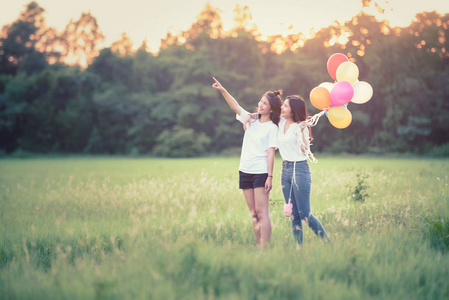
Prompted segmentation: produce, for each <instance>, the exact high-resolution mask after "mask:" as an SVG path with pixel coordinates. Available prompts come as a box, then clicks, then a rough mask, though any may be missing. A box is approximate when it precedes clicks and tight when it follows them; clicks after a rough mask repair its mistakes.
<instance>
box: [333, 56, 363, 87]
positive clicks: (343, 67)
mask: <svg viewBox="0 0 449 300" xmlns="http://www.w3.org/2000/svg"><path fill="white" fill-rule="evenodd" d="M358 78H359V68H358V67H357V65H356V64H355V63H353V62H350V61H345V62H344V63H341V64H340V65H339V66H338V68H337V81H347V82H349V83H350V84H353V83H354V82H356V81H357V79H358Z"/></svg>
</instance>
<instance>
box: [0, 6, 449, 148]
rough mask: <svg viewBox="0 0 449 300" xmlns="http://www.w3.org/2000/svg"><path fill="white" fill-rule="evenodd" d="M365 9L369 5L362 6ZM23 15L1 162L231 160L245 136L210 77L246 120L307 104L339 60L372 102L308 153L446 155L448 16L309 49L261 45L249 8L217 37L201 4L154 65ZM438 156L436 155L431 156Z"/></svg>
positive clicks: (35, 15)
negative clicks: (275, 99) (84, 157)
mask: <svg viewBox="0 0 449 300" xmlns="http://www.w3.org/2000/svg"><path fill="white" fill-rule="evenodd" d="M363 2H364V4H365V5H369V3H370V2H371V1H368V0H363ZM43 12H44V9H43V8H42V7H40V6H39V4H38V3H37V2H34V1H33V2H30V3H29V4H28V5H27V6H26V9H25V11H24V12H23V13H21V14H20V16H19V17H18V19H17V20H16V21H15V22H13V23H11V24H8V25H5V26H3V28H2V29H1V33H0V141H1V143H0V152H4V153H12V152H14V151H17V150H19V149H20V150H24V151H29V152H37V153H46V152H60V153H109V154H115V153H117V154H129V153H132V154H154V155H160V156H174V157H184V156H187V157H189V156H196V155H201V154H204V153H207V152H222V151H226V150H227V149H232V148H233V147H239V146H240V144H241V137H242V135H243V130H242V128H241V126H240V125H238V124H236V122H235V119H234V116H233V113H232V111H231V110H230V109H229V108H228V107H227V105H226V103H225V102H224V100H223V99H222V97H221V95H220V94H218V93H217V92H216V91H214V90H213V89H212V88H211V84H212V80H211V77H212V76H215V77H217V78H219V80H220V81H221V82H222V83H223V85H224V86H225V87H226V88H227V89H228V90H229V92H230V93H231V94H232V95H233V96H234V97H235V98H236V99H237V100H238V101H239V102H240V103H241V105H242V106H243V107H244V108H246V109H252V107H254V106H255V105H256V103H257V101H258V99H260V97H261V95H263V94H264V93H265V91H267V90H278V89H281V90H283V91H284V96H287V95H290V94H300V95H302V96H303V97H304V99H305V100H306V102H307V104H308V108H309V113H310V114H311V115H313V114H315V113H317V112H318V111H317V110H316V109H315V108H314V107H313V106H311V105H310V101H309V93H310V91H311V90H312V89H313V88H314V87H315V86H318V85H319V84H320V83H322V82H326V81H327V82H330V81H332V79H331V78H330V76H329V75H328V73H327V69H326V62H327V59H328V58H329V57H330V56H331V55H332V54H333V53H344V54H345V55H347V56H348V57H349V58H350V59H351V61H353V62H355V63H356V64H357V66H358V67H359V70H360V76H359V80H363V81H367V82H369V83H370V84H371V85H372V87H373V89H374V95H373V97H372V99H371V100H370V101H369V102H367V103H365V104H361V105H358V104H352V103H350V104H349V106H348V108H349V110H350V111H351V113H352V116H353V121H352V123H351V125H350V126H349V127H347V128H345V129H336V128H334V127H332V126H331V125H330V124H329V122H328V121H327V120H326V117H324V116H323V117H322V118H321V120H320V121H319V122H318V125H317V126H315V127H314V128H313V129H312V130H313V135H314V137H315V140H314V146H313V147H312V150H313V151H325V152H331V153H341V152H347V153H384V152H410V153H432V151H433V153H436V152H435V149H438V150H439V151H440V152H443V153H445V154H446V155H448V152H449V122H448V120H449V119H448V117H447V116H448V113H449V63H448V62H449V53H448V50H449V47H448V43H449V30H448V27H449V14H446V15H440V14H438V13H436V12H423V13H419V14H417V16H416V19H417V20H416V22H413V23H412V24H411V25H410V26H408V27H406V28H391V27H390V26H389V24H388V23H387V22H380V21H378V20H376V18H375V17H373V16H371V15H368V14H366V13H364V12H363V10H362V11H361V12H360V13H359V14H358V15H356V16H354V17H353V18H352V20H350V21H348V22H345V23H344V24H339V23H334V24H332V25H331V26H328V27H326V28H322V29H321V30H319V31H318V32H317V33H316V34H315V36H314V37H312V38H309V39H305V36H304V34H303V33H301V32H298V33H295V34H291V35H288V36H271V37H268V38H266V39H263V38H261V35H260V33H258V31H257V26H256V24H254V23H253V22H252V21H251V16H250V12H249V9H248V8H247V7H240V6H237V7H236V9H235V11H234V12H235V19H234V21H235V26H234V28H233V29H231V30H230V31H228V32H225V31H224V30H223V26H222V22H221V16H220V13H219V11H218V10H217V9H215V8H213V7H212V6H210V5H209V4H208V5H206V6H205V8H204V10H203V11H202V12H201V13H200V14H199V15H198V17H197V20H196V21H195V22H194V23H192V26H191V27H190V28H189V29H188V30H185V31H181V32H179V33H177V34H173V33H170V32H168V33H167V36H166V38H165V39H163V40H162V43H161V48H160V50H159V52H158V54H157V55H156V54H152V53H150V52H148V48H147V46H146V42H145V41H144V42H143V43H142V45H141V46H140V47H139V49H137V50H133V45H132V42H131V40H130V39H129V37H127V35H126V34H125V33H124V34H123V35H122V38H121V39H120V40H119V41H117V42H114V43H113V44H112V45H111V46H110V47H106V48H102V49H100V48H99V45H100V44H101V41H102V39H103V38H104V36H103V34H102V33H101V30H100V28H99V26H98V24H97V22H96V19H95V17H94V16H92V15H91V14H90V13H83V14H82V15H81V17H80V19H79V20H77V21H73V20H71V21H70V22H69V24H68V25H67V26H66V28H65V30H64V31H63V32H62V33H58V32H57V31H56V30H54V29H53V28H49V27H47V26H46V25H45V18H44V17H43ZM437 152H438V151H437Z"/></svg>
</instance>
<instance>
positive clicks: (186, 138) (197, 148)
mask: <svg viewBox="0 0 449 300" xmlns="http://www.w3.org/2000/svg"><path fill="white" fill-rule="evenodd" d="M209 145H210V138H209V137H207V136H206V135H205V134H204V133H196V132H195V131H193V129H191V128H182V127H181V126H175V127H174V128H173V129H172V130H164V131H163V132H162V133H161V134H160V135H159V136H158V138H157V145H156V146H155V147H154V149H153V153H154V154H155V155H157V156H165V157H194V156H199V155H201V154H203V153H205V152H206V150H207V147H208V146H209Z"/></svg>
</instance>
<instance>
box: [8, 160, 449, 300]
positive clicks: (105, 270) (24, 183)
mask: <svg viewBox="0 0 449 300" xmlns="http://www.w3.org/2000/svg"><path fill="white" fill-rule="evenodd" d="M311 167H312V177H313V185H312V186H313V188H312V208H313V212H314V215H315V216H317V218H318V219H319V220H320V221H321V222H322V223H323V225H324V227H325V228H326V231H327V232H328V234H329V235H330V237H331V239H332V240H333V243H332V244H326V243H323V242H322V241H321V240H320V239H319V238H317V237H316V236H314V234H313V232H312V231H311V230H309V229H307V228H306V229H305V230H306V231H305V236H304V247H302V249H300V250H296V248H295V245H294V240H293V236H292V233H291V225H290V221H289V219H287V218H285V217H284V216H283V213H282V204H283V197H282V192H281V189H280V182H279V178H280V176H279V175H280V163H279V160H277V161H276V167H275V172H274V174H275V179H274V183H275V186H274V189H273V191H272V193H271V195H270V198H271V200H270V215H271V220H272V226H273V234H272V241H271V245H270V247H269V249H268V250H267V251H265V252H263V253H259V251H257V249H256V247H255V241H254V237H253V233H252V226H251V220H250V217H249V212H248V209H247V207H246V204H245V201H244V199H243V196H242V194H241V192H240V191H239V190H238V188H237V184H238V183H237V181H238V174H237V168H238V159H237V158H204V159H192V160H163V159H121V158H71V159H69V158H67V159H30V160H0V226H1V227H0V228H1V229H0V295H1V297H0V298H1V299H298V298H303V299H361V298H364V299H365V298H366V299H445V298H448V297H449V285H448V284H447V278H449V257H448V254H447V251H445V250H444V249H445V248H444V247H441V245H440V244H439V245H440V246H435V243H434V241H439V242H441V241H444V234H443V238H441V237H440V236H438V234H436V235H435V236H437V238H436V239H433V238H432V237H433V236H432V235H433V234H434V233H435V232H437V233H438V232H440V231H435V230H433V229H432V226H433V225H432V224H436V223H435V222H434V223H432V222H430V221H429V220H437V219H438V218H439V219H438V220H443V222H446V223H444V224H447V219H444V218H441V216H446V217H447V214H446V215H445V214H444V213H445V212H447V210H448V201H447V189H446V190H444V189H443V190H442V188H443V187H444V186H447V183H448V179H447V174H449V172H448V171H449V161H448V160H424V159H376V158H358V157H346V158H321V159H320V161H319V163H318V164H314V165H312V166H311ZM360 173H363V174H367V177H366V178H365V179H364V180H365V181H366V186H367V189H368V191H367V192H368V193H369V196H370V197H369V198H367V199H366V200H365V201H364V202H363V203H360V202H355V201H353V200H352V194H351V192H350V191H351V190H354V188H355V187H357V185H358V184H359V182H358V181H357V174H360ZM438 178H440V179H439V180H438ZM348 186H349V187H351V186H352V187H353V188H352V189H351V188H350V189H349V191H348ZM442 191H443V192H444V193H443V196H441V195H442ZM436 212H438V214H437V213H436ZM434 216H437V218H436V219H435V218H433V217H434ZM437 223H438V222H437Z"/></svg>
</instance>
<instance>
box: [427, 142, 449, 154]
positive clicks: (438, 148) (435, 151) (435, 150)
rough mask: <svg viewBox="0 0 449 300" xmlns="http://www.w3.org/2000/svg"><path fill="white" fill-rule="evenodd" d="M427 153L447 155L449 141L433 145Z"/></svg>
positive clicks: (448, 152)
mask: <svg viewBox="0 0 449 300" xmlns="http://www.w3.org/2000/svg"><path fill="white" fill-rule="evenodd" d="M428 154H429V155H430V156H434V157H449V143H447V144H443V145H440V146H435V147H433V148H432V149H431V150H430V151H429V153H428Z"/></svg>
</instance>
